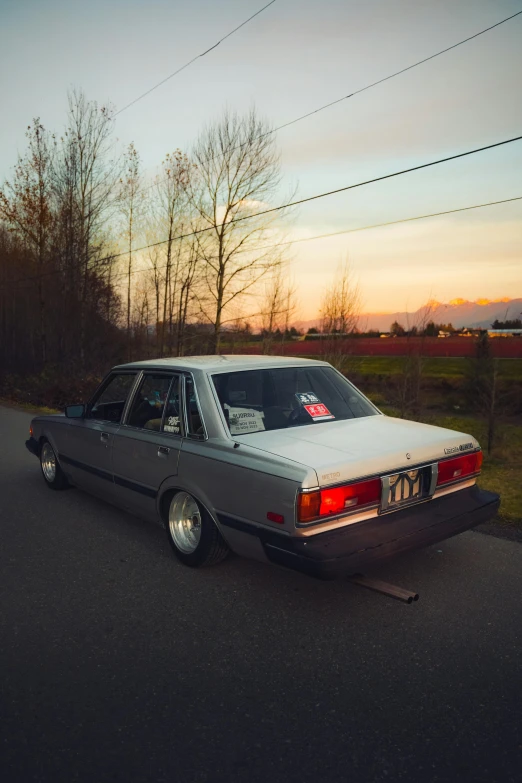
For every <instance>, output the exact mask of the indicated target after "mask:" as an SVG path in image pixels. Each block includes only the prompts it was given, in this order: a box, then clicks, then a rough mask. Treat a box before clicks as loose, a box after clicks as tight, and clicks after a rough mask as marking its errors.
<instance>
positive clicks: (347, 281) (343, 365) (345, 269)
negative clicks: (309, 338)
mask: <svg viewBox="0 0 522 783" xmlns="http://www.w3.org/2000/svg"><path fill="white" fill-rule="evenodd" d="M360 312H361V294H360V289H359V284H358V282H357V280H356V278H355V275H354V273H353V270H352V268H351V265H350V262H349V260H348V257H346V258H345V260H344V261H343V262H341V263H340V264H339V266H338V268H337V272H336V274H335V277H334V280H333V282H332V284H331V285H330V286H329V287H328V288H327V289H326V290H325V292H324V294H323V299H322V303H321V331H322V332H323V334H324V335H325V336H324V337H323V339H322V341H321V342H322V345H323V353H324V358H325V360H326V361H329V362H330V363H331V364H333V365H334V366H335V367H337V369H338V370H340V371H341V372H348V371H350V370H351V371H352V372H353V371H354V370H355V368H356V365H357V363H356V362H355V361H354V359H353V357H352V356H351V355H350V354H349V353H348V347H347V342H346V336H347V335H348V334H350V333H351V332H353V331H354V330H355V328H356V327H357V323H358V321H359V317H360Z"/></svg>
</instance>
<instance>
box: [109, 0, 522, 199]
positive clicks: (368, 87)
mask: <svg viewBox="0 0 522 783" xmlns="http://www.w3.org/2000/svg"><path fill="white" fill-rule="evenodd" d="M266 7H267V6H265V8H266ZM262 10H264V9H261V11H262ZM261 11H258V13H261ZM521 14H522V11H517V12H516V13H515V14H512V15H511V16H507V17H506V18H505V19H501V20H500V22H496V23H495V24H493V25H490V27H485V28H484V30H480V31H479V32H478V33H474V34H473V35H470V36H468V37H467V38H463V39H462V41H458V42H457V43H455V44H452V45H451V46H447V47H446V48H445V49H441V50H440V51H439V52H435V54H431V55H430V56H429V57H424V58H423V59H422V60H418V61H417V62H415V63H412V65H408V66H406V68H401V69H400V70H399V71H395V72H394V73H391V74H389V75H388V76H384V77H383V78H382V79H378V80H377V81H375V82H371V83H370V84H367V85H366V86H365V87H360V88H359V89H358V90H354V91H353V92H351V93H349V94H348V95H343V96H342V97H341V98H336V99H335V100H334V101H330V103H325V104H324V106H319V108H317V109H313V110H312V111H309V112H307V113H306V114H302V115H301V116H300V117H296V118H295V119H293V120H289V121H288V122H284V123H283V124H282V125H278V126H277V127H276V128H272V129H271V130H269V131H267V132H266V133H262V134H261V135H260V136H257V137H256V138H255V139H253V141H256V140H257V139H262V138H264V137H265V136H270V135H272V134H273V133H277V131H280V130H282V129H283V128H288V127H290V125H295V124H296V123H297V122H301V121H302V120H306V119H307V118H308V117H312V116H313V115H314V114H319V112H322V111H324V110H325V109H329V108H330V107H331V106H336V105H337V104H338V103H342V102H343V101H346V100H348V98H353V97H354V95H359V94H360V93H361V92H365V91H366V90H371V89H372V87H376V86H377V85H379V84H382V83H383V82H387V81H389V80H390V79H394V78H395V77H396V76H400V75H401V74H403V73H406V71H411V70H412V69H413V68H417V66H419V65H423V63H427V62H429V60H433V59H435V57H440V55H441V54H446V52H450V51H451V50H452V49H456V48H457V47H458V46H462V44H465V43H468V41H472V40H473V39H474V38H478V37H479V36H481V35H484V33H487V32H489V31H490V30H494V29H495V27H499V26H500V25H502V24H505V22H509V21H510V20H511V19H514V18H515V17H517V16H520V15H521ZM251 18H252V17H251ZM247 21H249V20H247ZM243 24H246V22H243ZM237 29H239V28H237ZM231 34H232V33H229V35H231ZM223 40H224V39H223ZM216 45H217V44H216ZM199 56H200V57H201V56H202V55H199ZM194 59H197V58H194ZM191 62H193V60H191ZM183 67H184V68H185V67H186V66H183ZM173 75H174V74H173ZM168 78H170V77H168ZM160 84H161V82H160ZM152 89H155V88H154V87H153V88H152ZM146 94H147V93H145V95H146ZM136 100H139V98H137V99H136ZM130 105H132V104H129V106H130ZM125 108H127V107H125ZM121 111H124V109H121ZM117 113H119V112H117ZM241 146H243V145H241V144H240V145H238V146H237V147H233V148H232V150H230V151H231V152H233V151H234V150H236V149H240V147H241ZM216 157H219V156H216ZM166 179H168V177H162V178H161V179H160V180H159V183H161V182H164V181H165V180H166ZM159 183H158V182H152V183H151V184H150V185H145V186H144V187H143V188H141V189H140V190H139V191H138V192H139V193H144V192H146V191H147V190H150V189H151V188H153V187H154V186H155V185H157V184H159Z"/></svg>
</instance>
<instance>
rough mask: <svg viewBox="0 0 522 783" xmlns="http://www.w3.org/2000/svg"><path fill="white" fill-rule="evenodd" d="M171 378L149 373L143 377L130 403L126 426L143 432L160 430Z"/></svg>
mask: <svg viewBox="0 0 522 783" xmlns="http://www.w3.org/2000/svg"><path fill="white" fill-rule="evenodd" d="M171 381H172V376H170V375H161V374H158V373H150V374H147V375H144V376H143V379H142V381H141V383H140V385H139V388H138V391H137V392H136V395H135V397H134V400H133V402H132V407H131V409H130V411H129V415H128V417H127V421H126V424H128V425H129V426H130V427H139V428H140V429H145V430H156V431H157V432H159V431H160V429H161V422H162V419H163V410H164V408H165V404H166V402H167V396H168V392H169V387H170V384H171Z"/></svg>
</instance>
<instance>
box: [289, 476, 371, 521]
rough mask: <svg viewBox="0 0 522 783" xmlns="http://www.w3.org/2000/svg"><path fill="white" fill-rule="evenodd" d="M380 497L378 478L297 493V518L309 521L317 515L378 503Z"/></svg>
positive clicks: (323, 515)
mask: <svg viewBox="0 0 522 783" xmlns="http://www.w3.org/2000/svg"><path fill="white" fill-rule="evenodd" d="M380 499H381V480H380V479H370V480H369V481H360V482H358V483H357V484H347V485H346V486H344V487H333V488H332V489H320V490H319V489H318V490H315V491H314V492H307V493H303V494H300V495H298V498H297V518H298V520H299V522H311V521H312V520H313V519H317V518H318V517H319V518H321V517H329V516H332V514H341V513H342V512H343V511H352V510H354V509H356V508H360V507H361V506H369V505H374V504H376V503H379V501H380Z"/></svg>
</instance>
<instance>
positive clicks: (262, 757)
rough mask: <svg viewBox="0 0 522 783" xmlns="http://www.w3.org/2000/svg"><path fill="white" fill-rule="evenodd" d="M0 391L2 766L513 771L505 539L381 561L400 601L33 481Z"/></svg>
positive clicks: (180, 775)
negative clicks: (198, 565)
mask: <svg viewBox="0 0 522 783" xmlns="http://www.w3.org/2000/svg"><path fill="white" fill-rule="evenodd" d="M30 418H31V417H30V415H28V414H25V413H21V412H19V411H14V410H8V409H5V408H2V409H0V442H1V449H0V522H1V534H2V543H1V549H0V564H1V571H0V587H1V603H0V682H1V686H0V687H1V692H0V699H1V701H0V753H1V761H0V779H1V780H2V782H3V783H11V782H16V783H18V782H19V781H23V782H24V783H25V781H41V782H42V783H43V782H45V783H61V781H66V782H67V783H74V782H76V781H81V783H84V782H85V783H105V781H111V783H112V782H114V781H118V782H121V783H144V782H148V781H158V782H159V781H161V782H163V781H165V783H166V782H167V781H168V783H204V782H205V783H206V782H207V781H208V782H213V781H219V782H220V781H227V782H228V783H235V781H241V783H242V782H243V781H245V783H280V782H281V783H283V782H284V783H293V782H294V781H295V782H296V783H297V782H299V783H308V781H310V782H312V781H313V782H314V783H316V782H317V781H325V783H338V782H339V783H341V781H342V782H343V783H344V782H345V781H346V782H348V781H349V782H350V783H360V782H362V781H368V783H374V782H375V781H388V782H389V781H412V783H431V781H473V783H478V782H479V781H484V782H486V781H487V783H494V782H495V781H502V783H504V782H507V781H513V783H514V782H515V781H517V783H518V781H520V779H521V776H522V730H521V724H522V672H521V663H520V661H521V642H522V638H521V637H522V610H521V592H522V545H521V544H519V543H517V542H516V541H506V540H501V539H497V538H494V537H492V536H485V535H482V534H480V533H475V532H469V533H466V534H463V535H461V536H459V537H458V538H455V539H452V540H450V541H448V542H445V543H443V544H442V545H438V546H436V547H432V548H430V549H427V550H424V551H421V552H418V553H415V554H413V555H408V556H406V557H404V558H402V559H401V560H399V561H396V562H395V563H393V564H389V565H388V566H386V567H381V568H380V569H379V570H378V571H377V572H376V574H378V575H379V577H380V578H382V579H386V580H388V581H391V582H394V583H395V584H399V585H401V586H403V587H408V588H414V589H416V590H418V592H419V593H420V596H421V598H420V601H419V602H417V603H416V604H412V605H411V606H407V605H406V604H402V603H399V602H396V601H393V600H392V599H390V598H386V597H384V596H380V595H378V594H375V593H371V592H369V591H366V590H364V589H363V588H360V587H355V586H353V585H350V584H347V583H346V582H336V583H324V582H317V581H314V580H312V579H309V578H307V577H305V576H301V575H299V574H296V573H292V572H290V571H285V570H282V569H281V570H280V569H277V568H275V567H273V566H263V565H261V564H257V563H254V562H249V561H246V560H241V559H239V558H232V559H229V560H227V561H226V562H225V563H223V564H221V565H220V566H217V567H215V568H213V569H208V570H201V571H192V570H190V569H186V568H184V567H182V566H181V565H178V564H177V562H176V561H175V560H174V559H173V557H172V556H171V553H170V550H169V546H168V542H167V540H166V536H165V533H164V531H163V530H162V529H161V528H160V527H159V526H155V525H151V524H147V523H145V522H141V521H139V520H137V519H134V518H132V517H129V516H128V515H126V514H124V513H122V512H120V511H119V510H117V509H115V508H112V507H111V506H109V505H106V504H104V503H103V502H101V501H98V500H96V499H94V498H92V497H89V496H88V495H86V494H84V493H82V492H80V491H78V490H70V491H66V492H52V491H50V490H48V489H47V488H46V486H45V485H44V482H43V479H42V477H41V475H40V469H39V466H38V462H37V460H36V459H35V458H34V457H33V456H31V455H30V454H29V453H28V452H27V451H26V450H25V447H24V440H25V439H26V437H27V430H28V425H29V421H30Z"/></svg>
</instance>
